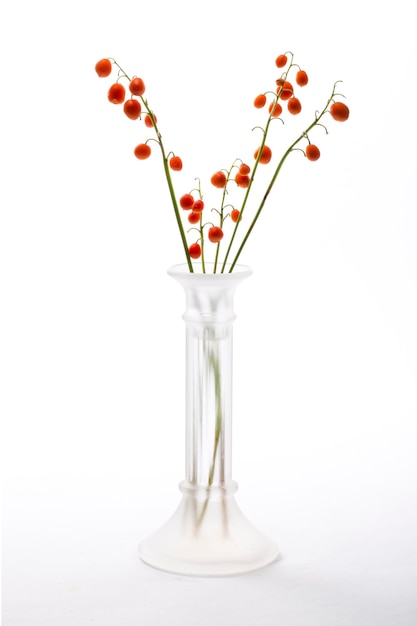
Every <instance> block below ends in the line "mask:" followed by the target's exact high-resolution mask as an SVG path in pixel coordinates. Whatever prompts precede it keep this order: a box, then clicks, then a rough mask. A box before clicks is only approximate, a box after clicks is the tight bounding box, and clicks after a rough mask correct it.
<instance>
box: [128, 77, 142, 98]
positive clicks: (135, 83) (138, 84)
mask: <svg viewBox="0 0 417 626" xmlns="http://www.w3.org/2000/svg"><path fill="white" fill-rule="evenodd" d="M129 89H130V93H133V95H134V96H143V94H144V93H145V83H144V82H143V80H142V79H141V78H134V79H133V80H131V81H130V83H129Z"/></svg>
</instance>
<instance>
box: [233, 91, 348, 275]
mask: <svg viewBox="0 0 417 626" xmlns="http://www.w3.org/2000/svg"><path fill="white" fill-rule="evenodd" d="M335 87H336V84H335V85H334V86H333V91H332V95H331V96H330V98H329V99H328V101H327V103H326V106H325V107H324V109H323V110H322V112H321V113H320V115H318V116H316V119H315V120H314V122H312V123H311V124H310V126H308V128H306V130H305V131H304V132H302V133H301V135H300V136H299V137H298V138H297V139H296V140H295V141H294V142H293V143H292V144H291V145H290V147H289V148H288V149H287V150H286V151H285V152H284V155H283V156H282V158H281V160H280V161H279V163H278V166H277V168H276V170H275V172H274V174H273V176H272V178H271V181H270V183H269V185H268V187H267V189H266V192H265V194H264V196H263V198H262V200H261V203H260V205H259V207H258V210H257V211H256V213H255V216H254V218H253V220H252V222H251V224H250V226H249V228H248V230H247V232H246V234H245V237H244V238H243V240H242V242H241V244H240V246H239V249H238V251H237V252H236V255H235V257H234V259H233V262H232V264H231V266H230V269H229V272H232V271H233V269H234V267H235V265H236V263H237V261H238V259H239V257H240V255H241V253H242V250H243V248H244V246H245V244H246V242H247V240H248V238H249V236H250V234H251V232H252V230H253V228H254V226H255V224H256V222H257V220H258V218H259V216H260V214H261V211H262V209H263V207H264V205H265V202H266V200H267V198H268V196H269V194H270V192H271V189H272V187H273V186H274V184H275V181H276V179H277V177H278V174H279V173H280V171H281V168H282V166H283V165H284V163H285V161H286V159H287V157H288V155H289V154H290V153H291V152H292V151H293V150H294V148H295V146H296V145H297V144H298V143H299V142H300V141H301V140H302V139H305V138H306V137H307V135H308V133H309V131H310V130H311V129H312V128H314V126H316V125H317V124H318V123H319V121H320V119H321V118H322V117H323V115H324V114H325V113H326V111H327V109H328V107H329V105H330V103H331V101H332V100H333V98H334V95H335Z"/></svg>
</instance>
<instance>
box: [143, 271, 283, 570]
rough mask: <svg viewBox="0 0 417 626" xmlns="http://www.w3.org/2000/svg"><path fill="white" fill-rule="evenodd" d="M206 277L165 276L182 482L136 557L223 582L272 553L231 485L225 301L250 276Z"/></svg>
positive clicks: (229, 334) (228, 311)
mask: <svg viewBox="0 0 417 626" xmlns="http://www.w3.org/2000/svg"><path fill="white" fill-rule="evenodd" d="M209 272H212V268H211V267H210V268H207V273H204V274H203V273H201V271H200V270H198V269H197V267H196V271H195V272H190V271H189V268H188V266H187V265H185V264H184V265H176V266H174V267H172V268H170V269H169V270H168V274H169V275H170V276H172V277H173V278H175V279H176V280H177V281H178V282H179V283H180V284H181V285H182V287H183V288H184V290H185V297H186V310H185V313H184V316H183V319H184V320H185V324H186V428H185V431H186V447H185V457H186V458H185V479H184V480H183V481H182V482H181V483H180V490H181V492H182V499H181V502H180V504H179V506H178V508H177V510H176V511H175V512H174V514H173V516H172V517H171V519H169V520H168V521H167V522H166V523H165V525H164V526H162V528H160V529H159V530H157V531H156V532H155V533H154V534H153V535H151V536H150V537H149V538H147V539H145V540H144V541H143V542H142V543H141V544H140V546H139V554H140V557H141V559H142V560H143V561H144V562H145V563H147V564H149V565H151V566H153V567H156V568H158V569H161V570H164V571H167V572H174V573H178V574H184V575H194V576H230V575H234V574H242V573H244V572H249V571H253V570H256V569H259V568H261V567H264V566H266V565H268V564H270V563H271V562H272V561H274V560H276V559H277V557H278V548H277V546H276V545H275V543H274V542H273V541H272V540H271V539H269V538H267V537H266V536H264V535H263V534H262V533H261V532H259V531H258V530H257V529H256V528H255V527H254V526H253V525H252V524H251V523H250V522H249V521H248V520H247V519H246V517H245V516H244V514H243V513H242V511H241V510H240V508H239V507H238V505H237V503H236V500H235V493H236V490H237V484H236V482H235V481H234V480H233V479H232V365H233V346H232V339H233V321H234V318H235V314H234V309H233V301H234V293H235V290H236V288H237V287H238V285H239V284H240V283H241V282H242V281H243V280H244V279H246V278H247V277H249V276H250V274H251V273H252V271H251V269H250V268H248V267H246V266H236V267H235V268H234V270H233V272H232V273H229V272H227V273H216V274H213V273H209Z"/></svg>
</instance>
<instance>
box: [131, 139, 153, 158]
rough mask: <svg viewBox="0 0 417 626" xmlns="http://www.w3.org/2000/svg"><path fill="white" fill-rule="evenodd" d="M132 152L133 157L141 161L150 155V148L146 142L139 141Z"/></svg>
mask: <svg viewBox="0 0 417 626" xmlns="http://www.w3.org/2000/svg"><path fill="white" fill-rule="evenodd" d="M134 153H135V157H137V158H138V159H140V160H141V161H143V160H144V159H147V158H148V157H150V156H151V148H150V146H148V144H147V143H140V144H139V145H138V146H136V148H135V150H134Z"/></svg>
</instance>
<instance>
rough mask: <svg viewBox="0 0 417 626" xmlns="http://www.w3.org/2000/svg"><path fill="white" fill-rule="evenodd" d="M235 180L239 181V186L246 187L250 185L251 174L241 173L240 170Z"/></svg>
mask: <svg viewBox="0 0 417 626" xmlns="http://www.w3.org/2000/svg"><path fill="white" fill-rule="evenodd" d="M235 182H236V183H237V185H238V187H243V189H246V188H247V187H249V183H250V178H249V176H247V174H241V173H240V172H238V173H237V174H236V176H235Z"/></svg>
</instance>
